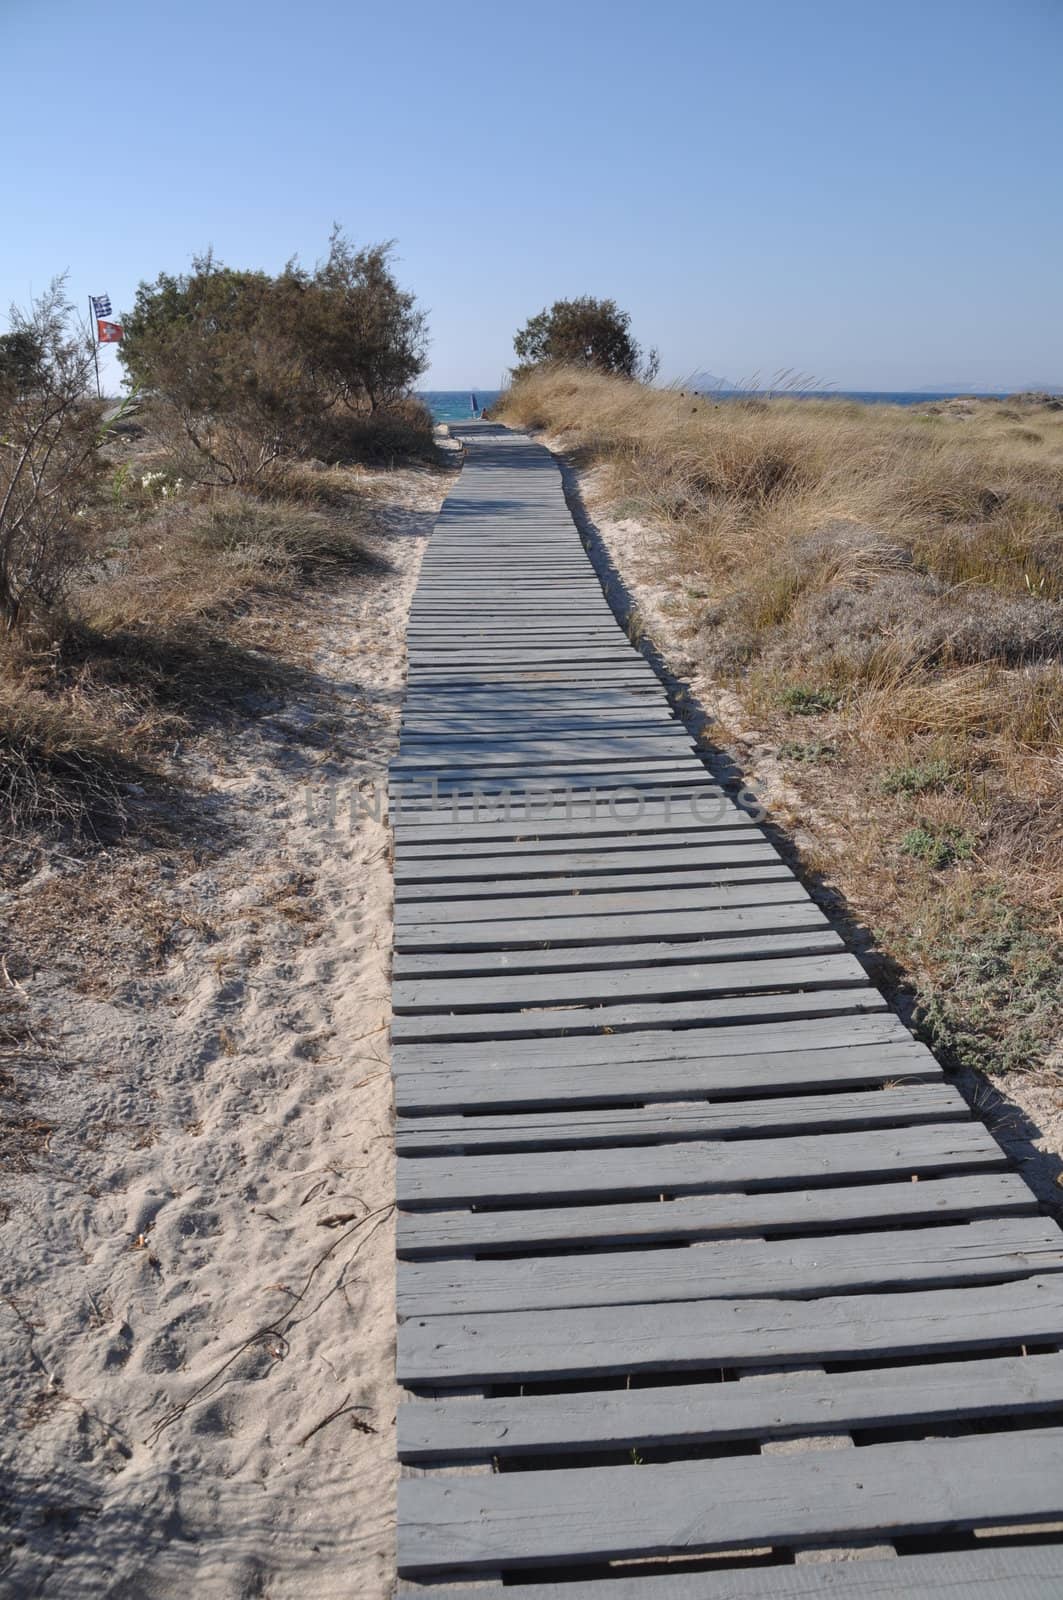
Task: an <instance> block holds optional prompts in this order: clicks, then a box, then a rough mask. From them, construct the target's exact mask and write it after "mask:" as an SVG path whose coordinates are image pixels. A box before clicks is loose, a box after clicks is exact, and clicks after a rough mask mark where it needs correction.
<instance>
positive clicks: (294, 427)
mask: <svg viewBox="0 0 1063 1600" xmlns="http://www.w3.org/2000/svg"><path fill="white" fill-rule="evenodd" d="M389 252H390V246H389V245H374V246H372V247H370V248H368V249H365V250H355V249H354V248H353V247H352V246H351V245H350V244H349V243H348V241H347V240H346V238H345V237H344V235H343V233H342V232H341V231H340V229H339V228H335V229H334V230H333V233H332V237H331V240H330V244H329V254H328V257H327V259H326V260H325V261H324V262H323V263H322V264H320V265H319V266H317V267H316V268H315V269H314V270H313V272H309V271H307V270H305V269H304V268H302V267H300V266H299V265H298V263H297V262H295V261H290V262H289V263H288V265H287V266H286V267H285V268H284V270H283V271H282V272H281V273H280V274H279V275H278V276H277V277H275V278H273V277H270V276H269V275H268V274H266V273H264V272H236V271H233V270H232V269H230V268H228V267H224V266H222V265H221V264H220V263H218V262H216V261H215V260H214V259H213V257H212V256H211V255H210V254H209V253H208V254H207V255H205V256H202V257H199V258H197V259H194V260H193V262H192V271H191V272H190V273H187V274H184V275H182V276H180V277H173V276H171V275H170V274H169V273H161V274H160V275H159V277H158V278H157V279H156V281H155V282H154V283H152V284H144V283H142V284H141V285H140V288H139V289H138V291H137V298H136V305H135V307H134V309H133V311H132V312H131V313H130V314H129V315H128V316H127V317H125V318H124V319H123V321H124V325H125V339H124V342H123V344H122V346H121V349H120V352H119V354H120V356H121V359H122V361H123V363H124V364H125V367H126V370H127V371H128V372H129V375H130V377H131V378H132V379H133V380H134V382H136V383H137V384H138V385H139V386H140V387H142V388H143V389H144V390H145V391H146V392H147V393H148V394H150V395H153V396H154V397H155V398H156V401H157V402H159V404H160V405H161V414H162V417H163V421H164V425H165V423H166V421H167V419H168V421H169V423H170V424H171V426H170V427H168V428H166V431H167V433H168V434H169V435H170V437H171V440H173V439H175V438H176V439H183V440H184V441H185V444H186V446H188V445H190V446H191V447H192V449H193V451H194V452H195V453H196V455H198V458H199V465H198V466H197V465H196V463H195V461H194V460H188V459H187V458H185V459H182V463H181V465H182V471H183V472H185V473H187V475H188V476H191V477H196V478H198V479H199V480H200V481H203V482H209V483H248V482H251V481H254V480H255V479H257V478H260V477H262V476H263V475H264V474H266V473H268V472H269V470H270V469H271V467H272V466H273V464H274V463H275V462H276V461H277V460H278V458H279V457H280V456H282V455H284V454H288V453H299V452H306V451H311V450H317V449H319V448H320V449H324V450H326V451H327V450H328V449H329V448H330V447H331V446H332V445H333V444H334V443H335V441H336V439H337V438H338V437H339V436H341V435H342V432H343V430H342V429H341V428H338V427H337V425H336V420H337V414H339V415H346V414H347V413H350V412H360V413H366V414H369V413H372V412H373V411H375V410H376V408H377V407H378V406H381V405H393V404H394V403H395V401H396V400H397V399H398V398H399V397H400V396H403V395H405V394H406V393H407V391H408V389H409V386H410V384H411V383H412V382H413V380H414V378H416V377H417V376H418V374H419V373H421V372H422V371H423V370H424V367H425V364H426V359H425V345H426V340H425V325H424V324H425V319H424V316H423V313H421V312H420V311H419V310H418V309H417V305H416V302H415V300H414V297H413V295H412V294H409V293H407V292H406V291H405V290H403V289H400V288H399V286H398V284H397V283H396V282H395V279H394V277H393V275H392V273H391V270H390V267H389Z"/></svg>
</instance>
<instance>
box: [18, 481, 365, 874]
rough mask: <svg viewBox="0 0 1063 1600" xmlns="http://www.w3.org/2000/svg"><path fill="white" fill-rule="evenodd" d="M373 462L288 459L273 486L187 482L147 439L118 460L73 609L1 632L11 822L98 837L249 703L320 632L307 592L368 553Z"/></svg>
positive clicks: (280, 679) (40, 831)
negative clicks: (311, 627) (26, 629)
mask: <svg viewBox="0 0 1063 1600" xmlns="http://www.w3.org/2000/svg"><path fill="white" fill-rule="evenodd" d="M372 516H373V513H372V509H371V505H370V502H369V497H368V496H367V495H366V494H365V493H364V491H363V490H362V489H361V488H360V486H359V481H358V474H357V472H355V471H351V470H347V469H343V468H338V467H337V468H331V469H320V470H315V468H314V467H312V466H310V465H306V464H303V465H299V466H291V467H289V468H288V469H286V471H285V473H284V474H283V475H279V476H278V479H277V482H276V483H275V484H274V485H273V487H272V492H271V495H270V497H269V498H268V499H267V498H262V497H256V496H251V495H249V494H241V493H237V492H236V491H231V490H230V491H213V492H211V491H205V490H201V489H196V488H194V487H190V486H188V485H187V484H182V483H181V482H180V480H179V479H178V478H177V477H176V476H175V474H174V473H173V472H172V471H169V470H167V469H166V467H165V466H164V465H160V464H159V463H158V462H157V461H156V460H155V459H154V458H153V457H151V456H150V455H149V456H148V457H147V459H146V460H145V461H142V462H139V463H137V464H136V465H135V467H134V466H131V465H130V463H129V462H128V461H126V462H125V463H123V464H121V465H119V466H117V467H116V468H115V470H114V474H113V476H112V479H111V481H110V483H109V484H108V486H107V487H106V489H105V490H104V491H103V493H102V495H101V499H100V503H99V504H98V505H96V506H94V507H92V508H91V517H92V520H93V522H94V523H98V525H99V527H100V530H101V532H100V541H99V553H98V557H97V559H96V561H95V563H94V564H93V565H92V566H91V567H90V568H89V569H88V571H87V574H86V577H85V579H84V580H83V581H82V582H80V583H79V584H78V585H77V587H76V588H75V589H74V590H73V591H72V593H71V594H70V595H69V596H68V600H67V604H66V608H65V610H64V612H63V614H62V615H61V616H59V615H57V616H55V617H54V618H53V619H52V620H51V626H50V627H47V628H44V627H42V628H39V629H38V631H37V632H36V633H34V634H33V635H32V636H30V635H28V634H26V633H23V634H22V635H18V636H16V635H10V636H9V637H8V639H7V641H6V643H5V644H4V647H3V648H2V649H0V758H2V759H0V833H2V835H3V836H4V843H5V844H6V845H11V843H12V842H14V843H15V846H16V848H18V847H19V846H20V845H21V844H22V843H24V841H25V838H26V836H27V834H28V833H34V834H37V835H41V836H51V837H56V836H59V835H63V836H66V837H68V838H73V837H75V836H77V835H81V836H87V837H88V838H90V839H91V838H97V839H98V838H100V837H107V836H110V835H113V834H114V833H115V832H118V831H121V830H122V829H123V827H124V826H125V825H126V823H127V820H128V815H129V810H130V808H129V806H128V803H127V800H128V796H129V795H130V794H131V793H132V794H139V793H140V792H141V791H142V790H144V788H145V786H147V788H149V789H151V788H154V789H156V790H158V788H159V786H160V783H161V774H160V771H159V767H158V762H157V759H156V758H157V756H158V754H159V752H160V751H161V750H162V749H163V747H164V746H167V745H171V744H172V743H173V741H174V739H175V738H176V737H178V736H179V735H181V734H183V733H184V732H185V731H186V730H187V729H188V727H189V726H190V723H191V722H192V721H194V720H197V719H200V720H201V719H202V718H203V717H204V716H206V717H216V716H218V715H224V714H227V713H230V712H233V711H235V712H237V713H239V714H244V715H246V714H248V711H249V709H250V706H249V702H248V698H247V697H248V696H249V695H253V694H254V693H255V692H256V691H261V690H262V689H263V688H271V687H272V688H275V687H278V686H280V685H282V684H283V683H285V682H287V681H289V680H290V678H291V676H292V673H293V671H294V670H295V669H296V667H297V665H298V663H299V661H300V659H301V654H302V652H303V650H304V648H305V639H304V637H303V631H302V629H301V628H300V619H299V607H298V605H297V604H296V597H297V596H298V594H299V593H300V591H305V589H306V586H307V585H308V584H310V585H312V584H314V583H315V582H317V581H319V580H322V579H324V578H325V577H327V576H328V575H329V574H331V573H334V572H335V571H337V570H338V569H340V568H344V569H347V570H351V569H357V568H363V569H366V570H368V569H369V568H370V567H371V566H373V565H374V564H375V559H376V558H373V557H371V556H370V555H369V554H368V552H367V547H366V543H365V535H366V532H367V530H368V529H369V527H370V524H371V520H372Z"/></svg>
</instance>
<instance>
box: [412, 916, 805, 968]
mask: <svg viewBox="0 0 1063 1600" xmlns="http://www.w3.org/2000/svg"><path fill="white" fill-rule="evenodd" d="M827 926H829V924H828V923H827V919H826V917H824V915H823V913H822V912H821V911H820V910H819V908H818V906H816V905H815V904H814V903H813V902H812V901H811V900H809V899H805V900H796V901H782V902H779V903H776V904H774V905H768V906H733V907H730V908H729V909H727V910H724V911H671V912H667V911H666V912H656V913H655V912H646V913H644V914H643V915H642V916H640V917H625V916H611V917H609V918H608V919H605V918H602V917H601V916H594V915H584V916H572V917H565V918H557V917H531V918H523V919H515V918H496V919H494V920H490V919H486V920H485V919H479V918H476V917H473V918H471V919H470V920H469V921H467V922H465V921H456V920H448V921H445V922H426V923H421V924H418V925H410V926H408V927H406V928H405V931H404V932H402V933H401V934H400V935H399V936H398V937H397V938H396V952H397V954H396V963H395V966H396V971H399V970H403V971H415V970H419V968H418V967H416V966H414V967H411V966H409V963H410V962H414V961H417V962H419V961H420V960H421V957H422V956H423V957H425V958H426V959H431V960H437V959H438V960H442V959H449V958H450V956H452V955H460V954H462V953H467V954H476V953H477V952H480V953H483V954H485V955H486V954H491V953H492V952H497V951H499V950H505V951H508V952H509V953H510V954H511V955H516V954H518V953H519V952H521V951H523V952H525V953H526V954H529V955H532V956H534V955H538V954H542V955H543V956H549V955H560V954H561V952H563V951H565V950H574V951H575V952H576V955H577V958H579V957H580V955H581V953H582V952H583V951H595V959H597V952H598V951H605V952H609V951H616V952H622V951H624V950H625V949H628V948H629V947H630V946H632V945H636V946H638V947H639V948H640V949H642V948H643V947H644V946H645V945H650V946H652V945H653V944H654V943H655V942H656V943H661V944H682V943H685V942H686V941H691V942H701V943H702V944H703V945H705V946H706V947H707V946H708V945H709V944H710V943H718V944H719V945H721V946H722V947H726V946H727V945H728V944H733V943H734V941H736V940H744V939H754V938H772V937H775V936H777V935H779V934H786V933H804V932H810V931H811V932H817V931H820V930H822V929H823V928H825V927H827ZM596 947H597V949H596Z"/></svg>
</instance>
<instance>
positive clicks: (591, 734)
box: [392, 425, 1063, 1600]
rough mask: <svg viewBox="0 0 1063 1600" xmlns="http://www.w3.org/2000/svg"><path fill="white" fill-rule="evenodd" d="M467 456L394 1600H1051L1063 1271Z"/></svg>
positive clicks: (428, 571) (416, 919)
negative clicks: (407, 1595) (421, 1599)
mask: <svg viewBox="0 0 1063 1600" xmlns="http://www.w3.org/2000/svg"><path fill="white" fill-rule="evenodd" d="M456 431H458V432H464V434H465V436H466V441H467V445H468V457H467V462H466V465H465V468H464V470H463V472H462V475H461V478H460V479H459V481H458V484H457V486H456V488H455V491H454V493H453V494H452V495H451V496H450V498H449V499H448V501H447V502H446V504H445V506H444V508H443V512H442V515H441V516H440V519H439V523H438V527H437V529H436V531H435V533H434V535H433V537H432V540H431V543H430V545H429V549H428V553H427V556H426V558H425V564H424V568H423V572H422V575H421V580H420V584H419V587H418V589H417V594H416V598H415V601H414V606H413V611H412V616H411V620H410V633H409V643H410V678H409V691H408V696H407V703H406V711H405V721H404V726H403V735H402V743H401V748H400V751H399V754H398V756H397V758H396V760H395V762H394V764H393V769H392V814H393V820H394V826H395V879H396V904H395V964H394V990H393V1005H394V1025H393V1061H394V1074H395V1088H396V1100H397V1108H398V1133H397V1138H398V1152H399V1158H398V1170H399V1177H398V1203H399V1208H400V1212H399V1223H398V1254H399V1264H398V1308H399V1318H400V1327H399V1336H398V1371H399V1378H400V1381H401V1382H402V1383H403V1384H404V1385H405V1386H406V1389H407V1391H408V1394H409V1399H408V1400H407V1401H406V1402H405V1403H404V1404H403V1405H402V1407H401V1411H400V1416H399V1423H398V1436H399V1452H400V1457H401V1460H402V1462H403V1464H404V1466H403V1477H402V1481H401V1483H400V1495H399V1557H398V1560H399V1574H400V1578H401V1580H402V1582H403V1587H404V1589H408V1590H410V1591H411V1592H419V1593H424V1594H425V1595H428V1596H438V1597H441V1600H442V1597H446V1596H449V1597H452V1600H456V1597H458V1596H460V1597H461V1600H486V1597H489V1596H491V1595H492V1594H494V1593H498V1594H499V1596H500V1597H501V1595H502V1594H503V1593H504V1594H505V1595H507V1596H509V1595H513V1596H515V1597H517V1600H592V1597H593V1600H754V1597H756V1600H784V1597H794V1600H796V1597H804V1600H811V1597H818V1596H828V1597H833V1600H842V1597H849V1596H852V1597H861V1600H869V1597H879V1600H885V1597H895V1596H904V1597H908V1600H914V1597H917V1596H918V1597H921V1600H923V1597H925V1600H931V1597H934V1600H946V1597H947V1600H967V1597H970V1596H975V1597H977V1600H1048V1597H1049V1596H1051V1597H1056V1600H1058V1597H1060V1596H1063V1529H1061V1528H1060V1526H1059V1525H1060V1524H1063V1354H1060V1353H1059V1347H1060V1345H1061V1344H1063V1270H1061V1269H1063V1234H1061V1233H1060V1231H1059V1229H1058V1228H1057V1227H1056V1225H1055V1223H1054V1222H1052V1221H1051V1220H1050V1219H1047V1218H1045V1217H1043V1216H1041V1215H1040V1214H1039V1212H1038V1207H1037V1205H1036V1203H1035V1201H1034V1198H1033V1195H1032V1193H1031V1192H1030V1190H1029V1189H1028V1188H1027V1186H1026V1184H1025V1183H1024V1182H1023V1180H1022V1178H1021V1177H1020V1176H1019V1175H1017V1174H1016V1173H1015V1172H1014V1170H1013V1169H1012V1168H1011V1166H1010V1165H1009V1162H1008V1161H1007V1159H1006V1158H1005V1156H1004V1154H1003V1153H1002V1151H1001V1149H1000V1147H999V1146H998V1145H997V1144H996V1142H995V1141H994V1139H993V1138H992V1137H991V1135H990V1134H989V1133H988V1132H987V1131H986V1129H985V1128H984V1127H983V1126H982V1124H981V1123H980V1122H979V1121H977V1120H974V1119H973V1118H972V1116H971V1114H970V1112H969V1110H968V1108H967V1106H966V1104H965V1102H964V1101H963V1099H962V1098H961V1096H960V1095H959V1094H958V1092H957V1091H956V1089H955V1088H954V1087H952V1086H951V1085H950V1084H949V1083H948V1081H947V1080H946V1079H945V1077H944V1075H943V1074H942V1071H941V1069H940V1068H939V1066H938V1065H937V1063H936V1062H935V1060H934V1058H933V1057H932V1056H931V1055H930V1054H929V1053H928V1052H927V1051H926V1050H925V1049H924V1048H923V1047H922V1046H921V1045H919V1044H917V1043H916V1042H915V1041H914V1040H913V1039H912V1037H911V1035H910V1034H909V1033H908V1032H907V1030H906V1029H905V1028H904V1027H903V1026H902V1025H901V1023H900V1022H899V1021H898V1019H897V1018H896V1017H895V1016H894V1015H893V1013H892V1012H891V1011H890V1010H889V1009H888V1008H887V1006H886V1004H885V1002H884V1000H883V998H882V997H881V995H880V994H879V993H878V991H877V990H876V989H875V988H874V987H873V985H871V984H870V983H869V982H868V980H867V977H866V975H865V973H864V971H863V969H862V967H861V966H860V964H859V962H858V961H857V960H856V959H855V957H854V956H852V955H851V954H850V953H849V952H848V951H847V950H846V948H845V946H844V944H843V943H842V941H841V940H840V939H839V937H838V935H837V934H836V933H835V932H834V931H833V930H832V928H831V926H830V924H829V923H828V921H827V919H826V918H825V917H824V916H823V914H822V912H820V911H819V910H818V909H817V907H816V906H815V905H814V904H813V902H812V900H811V899H810V898H809V896H808V895H807V894H806V892H805V891H804V889H803V888H802V887H801V886H800V884H799V883H798V882H797V880H796V879H795V878H794V876H793V875H792V874H791V872H790V871H789V870H788V868H787V867H786V866H785V865H784V864H783V863H782V861H781V860H780V858H779V856H778V855H777V853H776V851H775V850H774V848H773V847H772V846H771V845H770V844H769V843H768V842H767V841H766V840H765V838H764V835H763V834H762V832H761V831H760V830H759V829H758V828H757V827H754V826H752V825H751V823H750V820H749V818H748V817H747V816H746V814H745V813H743V812H742V811H741V810H739V809H738V808H737V807H736V806H735V805H734V804H733V803H732V802H731V801H730V800H729V799H728V798H727V797H726V796H725V795H724V794H723V793H721V791H720V790H719V788H718V787H717V786H716V785H715V784H714V782H713V780H712V778H711V777H710V775H709V773H708V771H707V770H706V768H705V766H704V765H703V764H702V762H701V761H700V760H699V759H698V757H697V755H696V754H695V753H694V751H693V748H692V745H691V741H690V739H689V737H688V736H687V734H686V732H685V731H684V729H683V726H682V724H681V723H679V722H678V721H676V720H675V719H674V718H673V716H672V714H671V712H670V709H669V705H668V702H667V699H666V697H665V694H664V691H663V689H662V687H661V685H660V683H659V681H658V679H657V678H656V676H655V675H654V673H653V671H652V670H651V668H650V666H649V665H648V664H647V662H646V661H645V660H644V659H643V657H642V656H641V655H639V654H637V653H636V652H635V651H634V650H633V649H632V648H631V647H630V645H629V643H628V641H627V640H626V638H625V637H624V635H623V633H622V632H621V631H620V629H619V628H618V627H617V624H616V622H615V620H614V618H613V615H612V613H611V611H610V610H609V607H608V605H607V604H606V601H605V599H604V597H603V594H602V590H601V587H600V585H599V583H598V580H597V578H596V576H595V573H594V571H593V569H592V567H591V564H590V562H589V560H588V558H587V555H586V554H585V552H584V550H583V547H582V545H581V542H580V539H579V535H578V534H577V532H576V529H575V526H574V524H573V522H572V519H571V517H570V515H569V512H568V509H567V507H566V504H565V500H564V496H563V492H562V485H561V480H560V476H559V474H558V471H557V468H556V466H555V464H554V462H553V461H552V459H551V457H550V456H549V455H548V454H547V452H546V451H545V450H543V449H541V448H539V447H538V446H535V445H533V444H531V443H529V442H528V440H526V439H524V438H521V437H520V436H518V435H512V434H506V433H504V431H503V430H501V429H498V428H493V427H491V426H489V425H480V426H478V427H477V426H475V425H473V426H470V427H468V428H467V429H464V430H461V429H459V430H456ZM1017 1529H1018V1530H1020V1531H1016V1530H1017ZM839 1554H840V1555H841V1557H842V1559H830V1558H832V1557H833V1558H836V1557H838V1556H839ZM858 1558H859V1559H858ZM503 1585H504V1587H503Z"/></svg>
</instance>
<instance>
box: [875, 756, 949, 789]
mask: <svg viewBox="0 0 1063 1600" xmlns="http://www.w3.org/2000/svg"><path fill="white" fill-rule="evenodd" d="M952 777H953V771H952V767H951V766H950V764H949V762H947V761H942V760H934V761H913V762H911V763H910V764H909V765H907V766H901V767H890V768H889V769H888V770H887V771H886V772H884V773H883V774H882V780H881V781H882V791H883V793H884V794H925V793H926V792H927V791H928V790H931V789H944V788H945V787H946V786H947V785H948V784H949V782H950V781H951V779H952Z"/></svg>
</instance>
